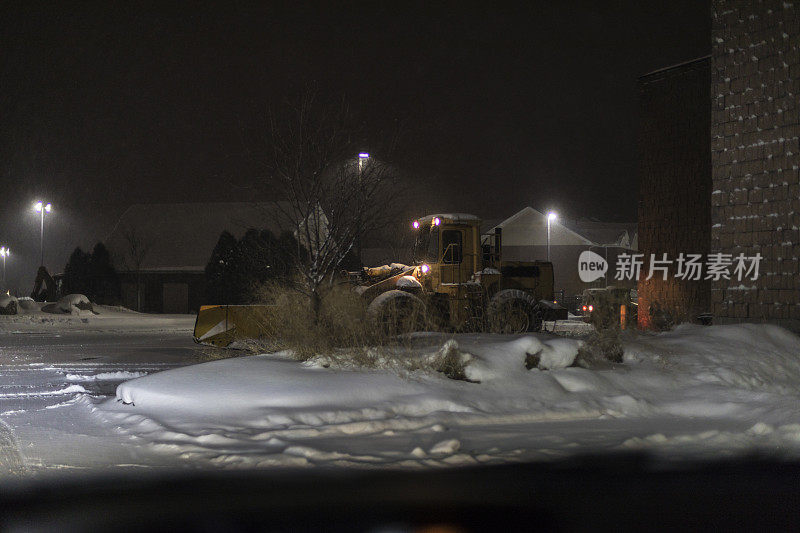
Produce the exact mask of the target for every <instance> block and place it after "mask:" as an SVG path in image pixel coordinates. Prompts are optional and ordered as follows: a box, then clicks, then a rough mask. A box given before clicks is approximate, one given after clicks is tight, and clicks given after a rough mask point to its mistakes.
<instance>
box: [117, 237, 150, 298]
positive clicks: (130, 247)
mask: <svg viewBox="0 0 800 533" xmlns="http://www.w3.org/2000/svg"><path fill="white" fill-rule="evenodd" d="M122 238H123V239H124V240H125V244H126V250H125V255H124V256H123V257H122V262H123V265H124V266H125V268H126V269H127V270H132V271H133V272H134V277H135V280H136V310H137V311H141V310H142V289H141V284H142V265H144V261H145V259H146V258H147V255H148V253H149V252H150V249H151V248H152V247H153V241H152V239H150V238H148V237H147V236H145V235H143V234H142V233H141V232H139V231H138V230H136V228H134V227H133V226H127V227H125V228H123V230H122Z"/></svg>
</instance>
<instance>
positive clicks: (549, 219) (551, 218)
mask: <svg viewBox="0 0 800 533" xmlns="http://www.w3.org/2000/svg"><path fill="white" fill-rule="evenodd" d="M557 218H558V215H556V214H555V213H553V212H550V213H547V261H548V262H550V223H551V222H552V221H554V220H555V219H557Z"/></svg>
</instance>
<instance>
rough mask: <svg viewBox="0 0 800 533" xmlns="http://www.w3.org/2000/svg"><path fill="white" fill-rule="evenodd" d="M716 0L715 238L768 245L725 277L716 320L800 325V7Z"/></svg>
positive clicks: (740, 248)
mask: <svg viewBox="0 0 800 533" xmlns="http://www.w3.org/2000/svg"><path fill="white" fill-rule="evenodd" d="M796 4H797V2H796V1H794V0H789V1H786V0H783V1H781V0H777V1H759V2H755V1H752V0H751V1H722V0H714V1H713V2H712V29H711V31H712V35H711V37H712V54H711V73H712V85H711V116H712V120H711V161H712V167H713V194H712V195H711V203H712V223H713V226H712V230H711V248H712V250H713V251H719V252H722V253H726V254H732V255H734V256H736V255H738V254H739V253H744V254H745V255H746V256H754V255H755V254H757V253H758V254H760V255H761V256H762V257H763V259H762V261H761V264H760V272H759V277H758V279H756V280H748V281H744V282H742V281H739V280H738V279H734V278H733V277H732V278H731V279H730V280H726V279H720V280H719V281H715V282H714V283H713V286H712V289H711V294H712V302H713V312H714V315H715V317H716V318H715V321H719V322H726V321H741V320H748V321H768V322H773V323H777V324H781V325H784V326H786V327H789V328H790V329H793V330H795V331H798V330H800V287H798V279H800V276H799V274H800V262H798V257H800V230H798V228H800V176H799V175H798V165H799V164H800V155H798V154H799V153H800V147H798V135H799V134H800V109H798V98H800V17H798V14H799V13H800V9H799V8H798V6H797V5H796Z"/></svg>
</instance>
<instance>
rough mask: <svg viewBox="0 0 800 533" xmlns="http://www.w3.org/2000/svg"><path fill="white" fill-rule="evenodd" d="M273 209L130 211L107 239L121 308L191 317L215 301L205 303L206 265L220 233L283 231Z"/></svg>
mask: <svg viewBox="0 0 800 533" xmlns="http://www.w3.org/2000/svg"><path fill="white" fill-rule="evenodd" d="M275 209H276V206H275V204H272V203H194V204H189V203H187V204H147V205H144V204H139V205H133V206H131V207H129V208H128V209H126V210H125V212H124V213H123V214H122V216H121V217H120V219H119V221H118V222H117V224H116V226H115V227H114V228H113V230H112V231H111V234H110V235H109V237H108V239H106V246H107V247H108V249H109V251H110V252H111V256H112V258H113V261H114V265H115V268H116V269H117V272H118V273H119V278H120V282H121V292H122V300H123V305H124V306H125V307H128V308H130V309H136V310H139V311H142V312H148V313H188V312H193V311H196V310H197V309H198V308H199V306H200V305H203V304H207V303H215V302H205V301H204V295H205V267H206V264H207V263H208V260H209V258H210V257H211V252H212V251H213V250H214V246H215V245H216V244H217V241H218V239H219V236H220V234H221V233H222V232H223V231H228V232H229V233H231V234H232V235H233V236H235V237H236V238H240V237H241V236H242V235H244V233H245V231H247V230H248V229H250V228H256V229H259V230H262V229H270V230H271V231H273V233H276V234H277V233H280V232H279V231H278V229H277V228H276V226H277V224H276V223H275V222H274V217H272V216H270V214H271V213H273V212H274V210H275ZM137 278H138V280H139V281H138V283H137ZM137 288H138V290H137Z"/></svg>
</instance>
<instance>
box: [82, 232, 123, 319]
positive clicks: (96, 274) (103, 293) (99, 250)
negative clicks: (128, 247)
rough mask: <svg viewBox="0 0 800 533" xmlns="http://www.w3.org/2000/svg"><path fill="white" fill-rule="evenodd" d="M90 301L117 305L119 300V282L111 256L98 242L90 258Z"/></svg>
mask: <svg viewBox="0 0 800 533" xmlns="http://www.w3.org/2000/svg"><path fill="white" fill-rule="evenodd" d="M89 279H90V293H91V294H87V296H88V297H89V299H90V300H91V301H93V302H98V303H106V304H110V303H115V302H116V301H118V300H119V280H118V279H117V272H116V270H114V266H113V265H112V263H111V254H109V252H108V249H107V248H106V247H105V245H104V244H103V243H102V242H98V243H97V244H95V245H94V248H93V249H92V253H91V256H90V257H89Z"/></svg>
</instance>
